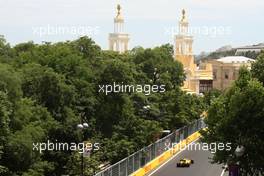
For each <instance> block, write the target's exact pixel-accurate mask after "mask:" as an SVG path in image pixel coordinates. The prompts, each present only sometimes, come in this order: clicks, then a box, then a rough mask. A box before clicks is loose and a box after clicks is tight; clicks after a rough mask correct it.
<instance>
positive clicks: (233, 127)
mask: <svg viewBox="0 0 264 176" xmlns="http://www.w3.org/2000/svg"><path fill="white" fill-rule="evenodd" d="M239 75H240V76H239V78H238V80H237V81H236V82H235V84H234V85H233V87H232V88H230V89H229V90H228V91H227V92H226V93H224V94H223V95H221V96H220V97H219V98H217V100H215V101H213V103H212V104H211V106H210V108H209V111H208V118H206V124H207V125H208V129H207V130H206V131H202V134H203V139H204V140H205V141H206V142H209V143H212V142H216V143H225V144H226V143H231V147H232V148H231V150H217V151H216V153H215V154H214V157H213V161H214V162H217V163H222V164H225V163H228V164H234V163H236V162H238V161H239V164H240V167H241V172H242V175H247V174H249V175H258V174H259V172H261V173H262V174H263V170H262V169H263V168H262V165H261V163H263V161H264V158H263V157H262V156H260V155H259V153H263V152H264V148H263V144H264V143H263V140H262V136H263V135H264V131H263V125H264V120H263V117H264V112H263V107H264V88H263V86H262V85H261V83H259V82H258V81H256V80H254V79H251V76H250V75H251V74H250V72H249V71H248V70H246V68H242V69H241V70H240V74H239ZM237 146H244V147H245V154H244V155H243V156H242V157H236V156H235V149H236V147H237ZM252 151H254V152H252Z"/></svg>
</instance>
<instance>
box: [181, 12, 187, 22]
mask: <svg viewBox="0 0 264 176" xmlns="http://www.w3.org/2000/svg"><path fill="white" fill-rule="evenodd" d="M185 14H186V11H185V9H182V19H181V21H182V22H183V21H187V19H186V16H185Z"/></svg>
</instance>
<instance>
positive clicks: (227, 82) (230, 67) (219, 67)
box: [209, 56, 254, 90]
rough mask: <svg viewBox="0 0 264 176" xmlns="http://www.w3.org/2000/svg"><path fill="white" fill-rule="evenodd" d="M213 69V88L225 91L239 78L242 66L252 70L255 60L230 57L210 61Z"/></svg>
mask: <svg viewBox="0 0 264 176" xmlns="http://www.w3.org/2000/svg"><path fill="white" fill-rule="evenodd" d="M209 62H210V63H211V64H212V67H213V88H214V89H218V90H225V89H226V88H228V87H230V86H231V85H232V84H233V82H234V81H235V80H236V79H237V78H238V73H239V69H240V67H242V66H246V67H247V68H249V69H250V68H251V64H252V62H254V60H253V59H250V58H246V57H242V56H230V57H224V58H221V59H217V60H210V61H209Z"/></svg>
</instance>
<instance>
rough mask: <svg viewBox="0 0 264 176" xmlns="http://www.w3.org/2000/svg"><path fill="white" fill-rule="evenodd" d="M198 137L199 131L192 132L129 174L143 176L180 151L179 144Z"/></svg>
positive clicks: (183, 144)
mask: <svg viewBox="0 0 264 176" xmlns="http://www.w3.org/2000/svg"><path fill="white" fill-rule="evenodd" d="M199 137H200V133H199V132H195V133H193V134H192V135H190V136H189V137H187V138H186V139H184V140H182V141H181V142H180V143H179V144H177V145H175V146H174V148H172V149H170V150H168V151H166V152H164V153H163V154H161V155H160V156H158V157H157V158H155V159H154V160H152V161H150V162H149V163H148V164H146V165H145V166H144V167H143V168H140V169H138V170H137V171H136V172H134V173H133V174H131V176H144V175H146V174H147V173H149V172H150V171H151V170H153V169H155V168H157V167H158V166H160V165H161V164H163V163H164V162H165V161H167V160H168V159H170V158H171V157H172V156H173V155H175V154H176V153H178V152H180V150H178V149H179V148H180V146H179V145H182V146H185V145H186V146H187V145H188V144H190V143H192V142H193V141H195V140H197V139H198V138H199Z"/></svg>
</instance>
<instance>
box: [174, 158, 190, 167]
mask: <svg viewBox="0 0 264 176" xmlns="http://www.w3.org/2000/svg"><path fill="white" fill-rule="evenodd" d="M193 163H194V161H193V160H190V159H187V158H183V159H180V161H179V162H178V163H177V167H190V165H191V164H193Z"/></svg>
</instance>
